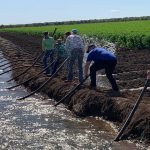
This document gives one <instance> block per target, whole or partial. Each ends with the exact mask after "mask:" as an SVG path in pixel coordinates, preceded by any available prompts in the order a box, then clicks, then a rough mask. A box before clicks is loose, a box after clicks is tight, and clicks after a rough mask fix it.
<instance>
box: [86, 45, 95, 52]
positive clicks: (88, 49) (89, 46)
mask: <svg viewBox="0 0 150 150" xmlns="http://www.w3.org/2000/svg"><path fill="white" fill-rule="evenodd" d="M92 47H93V48H95V47H96V46H95V45H94V44H90V45H88V48H87V51H86V53H89V51H90V48H92Z"/></svg>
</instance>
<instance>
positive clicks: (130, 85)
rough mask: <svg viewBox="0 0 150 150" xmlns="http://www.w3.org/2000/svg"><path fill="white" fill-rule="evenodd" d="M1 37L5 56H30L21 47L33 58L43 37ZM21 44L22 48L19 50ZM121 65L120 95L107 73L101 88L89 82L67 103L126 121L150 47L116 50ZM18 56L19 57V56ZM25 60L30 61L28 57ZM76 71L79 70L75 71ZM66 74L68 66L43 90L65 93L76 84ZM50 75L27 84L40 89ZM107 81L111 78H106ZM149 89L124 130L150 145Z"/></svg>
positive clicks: (146, 66)
mask: <svg viewBox="0 0 150 150" xmlns="http://www.w3.org/2000/svg"><path fill="white" fill-rule="evenodd" d="M0 36H1V37H3V38H5V39H7V40H9V41H11V42H12V43H11V42H9V41H7V40H5V39H2V38H1V40H0V46H1V48H2V49H4V55H5V56H6V57H7V58H8V59H9V60H10V61H13V60H16V59H20V58H22V59H23V58H24V59H25V58H28V57H27V56H25V55H20V56H19V55H18V50H20V49H22V50H23V51H25V52H28V53H30V55H31V58H33V57H36V56H37V54H38V53H40V52H41V37H37V36H31V35H25V34H16V33H0ZM18 47H19V49H18ZM116 54H117V57H118V64H117V67H116V70H115V72H114V76H115V78H116V80H117V83H118V85H119V88H120V90H121V96H119V97H118V96H115V95H111V93H110V91H109V90H110V85H109V84H106V85H105V87H103V86H102V87H101V85H103V83H105V82H106V81H107V78H106V76H104V77H103V79H100V80H99V81H100V84H99V88H98V90H96V91H95V90H91V89H89V87H88V85H89V83H85V85H84V86H83V87H82V88H81V89H80V90H79V91H78V92H76V93H75V94H74V95H73V96H72V97H71V98H70V99H68V100H66V101H65V102H64V103H65V105H67V106H68V107H69V109H70V110H71V111H73V112H74V113H75V114H76V115H79V116H88V115H90V116H91V115H93V116H95V115H96V116H102V117H103V118H104V119H106V120H109V121H113V122H114V123H116V124H117V125H118V126H119V127H121V126H122V124H123V123H124V122H125V120H126V118H127V116H128V114H129V112H130V111H131V109H132V108H133V105H134V104H135V101H136V100H137V98H138V96H139V94H140V92H141V89H142V87H143V86H144V84H145V81H146V72H147V70H148V69H149V68H150V59H149V58H150V51H149V50H146V49H145V50H144V49H143V50H120V49H118V50H117V51H116ZM16 56H17V57H16ZM25 62H26V63H29V64H30V63H31V62H28V61H26V60H25ZM20 65H21V66H24V64H20V63H14V64H12V68H15V67H16V66H18V67H19V66H20ZM23 70H25V68H24V67H22V68H20V69H18V70H17V71H15V70H14V71H13V76H16V75H18V74H20V73H21V72H23ZM41 70H42V68H41V67H39V68H37V67H33V68H32V69H30V71H29V72H28V73H27V74H24V75H23V76H21V77H20V78H18V79H17V82H19V83H20V82H23V81H25V80H27V79H29V78H30V77H33V75H35V74H37V73H38V72H40V71H41ZM75 73H76V72H75ZM65 77H66V68H64V69H63V70H62V71H60V73H59V74H58V75H57V77H56V78H54V79H53V80H52V81H50V82H49V83H48V84H47V85H46V86H45V87H44V89H42V91H41V92H43V93H45V94H46V95H48V96H49V97H51V98H54V99H55V100H56V101H58V100H60V99H61V98H62V97H63V96H65V95H66V94H67V93H68V91H69V90H71V89H72V87H73V86H74V85H71V84H66V83H64V82H63V79H62V78H65ZM47 78H48V77H46V76H45V75H44V74H41V75H40V76H39V77H38V78H37V79H35V80H33V81H31V82H29V83H26V84H24V85H25V86H27V87H28V88H30V90H35V89H37V88H38V87H39V86H40V85H41V84H43V83H44V82H45V81H46V80H47ZM107 82H108V81H107ZM149 105H150V91H149V90H147V92H146V94H145V95H144V97H143V99H142V101H141V103H140V106H139V107H138V109H137V111H136V113H135V115H134V117H133V119H132V121H131V123H130V125H129V127H128V128H127V130H126V131H125V133H124V136H123V137H124V138H125V139H127V138H128V137H131V138H133V139H138V140H139V141H142V142H146V143H147V144H148V145H149V144H150V109H149Z"/></svg>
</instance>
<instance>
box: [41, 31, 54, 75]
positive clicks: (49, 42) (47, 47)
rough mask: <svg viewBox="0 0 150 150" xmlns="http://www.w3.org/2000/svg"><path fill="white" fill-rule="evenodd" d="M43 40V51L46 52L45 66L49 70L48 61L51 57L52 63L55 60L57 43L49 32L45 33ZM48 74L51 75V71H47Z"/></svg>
mask: <svg viewBox="0 0 150 150" xmlns="http://www.w3.org/2000/svg"><path fill="white" fill-rule="evenodd" d="M43 36H44V37H43V40H42V50H43V51H44V57H43V64H44V68H47V59H48V58H49V57H50V59H51V61H52V59H53V56H52V55H53V50H54V45H55V41H54V38H53V37H50V36H49V34H48V32H47V31H46V32H43ZM46 74H47V75H49V74H50V69H49V68H47V69H46Z"/></svg>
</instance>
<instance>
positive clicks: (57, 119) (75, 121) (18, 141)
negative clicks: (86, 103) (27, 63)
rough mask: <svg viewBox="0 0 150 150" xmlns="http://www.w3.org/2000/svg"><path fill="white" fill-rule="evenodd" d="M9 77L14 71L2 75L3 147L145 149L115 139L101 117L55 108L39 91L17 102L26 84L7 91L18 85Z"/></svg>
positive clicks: (0, 134)
mask: <svg viewBox="0 0 150 150" xmlns="http://www.w3.org/2000/svg"><path fill="white" fill-rule="evenodd" d="M5 63H6V62H5ZM8 69H9V68H8ZM1 72H3V70H2V69H0V73H1ZM10 77H11V73H10V74H9V73H7V74H4V75H2V76H0V149H6V150H7V149H8V150H28V149H29V150H30V149H31V150H55V149H56V150H57V149H58V150H74V149H82V150H83V149H86V150H91V149H93V150H130V149H132V150H140V149H144V148H141V147H140V146H138V145H136V144H133V143H131V142H118V143H117V142H114V141H113V139H114V137H115V136H116V133H115V131H114V129H113V128H112V127H111V126H110V124H109V123H107V122H104V121H102V120H101V119H100V118H93V117H88V118H84V119H81V118H77V117H75V116H74V115H73V114H72V113H71V112H70V111H68V110H67V109H65V107H64V106H63V105H60V106H58V107H57V108H54V107H53V105H54V101H53V100H51V99H44V100H43V97H42V96H40V95H38V94H36V95H34V96H32V97H30V98H27V99H25V100H23V101H16V98H19V97H22V96H25V95H26V94H27V93H28V92H27V91H26V89H24V88H23V87H19V88H16V89H14V90H7V89H6V87H9V86H12V85H15V82H11V83H7V82H6V81H7V80H8V79H10Z"/></svg>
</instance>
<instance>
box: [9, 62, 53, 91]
mask: <svg viewBox="0 0 150 150" xmlns="http://www.w3.org/2000/svg"><path fill="white" fill-rule="evenodd" d="M54 62H55V60H54V61H53V62H52V63H51V64H49V65H48V66H47V67H46V68H45V69H43V70H42V71H40V72H39V73H38V74H36V75H34V76H33V77H31V78H29V79H27V80H26V81H24V82H21V83H19V84H17V85H14V86H11V87H8V88H7V89H9V90H10V89H13V88H15V87H18V86H20V85H23V84H24V83H26V82H29V81H31V80H32V79H36V78H38V76H39V75H40V74H42V73H43V72H44V71H45V70H46V69H47V68H48V67H50V66H51V65H52V64H53V63H54Z"/></svg>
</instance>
